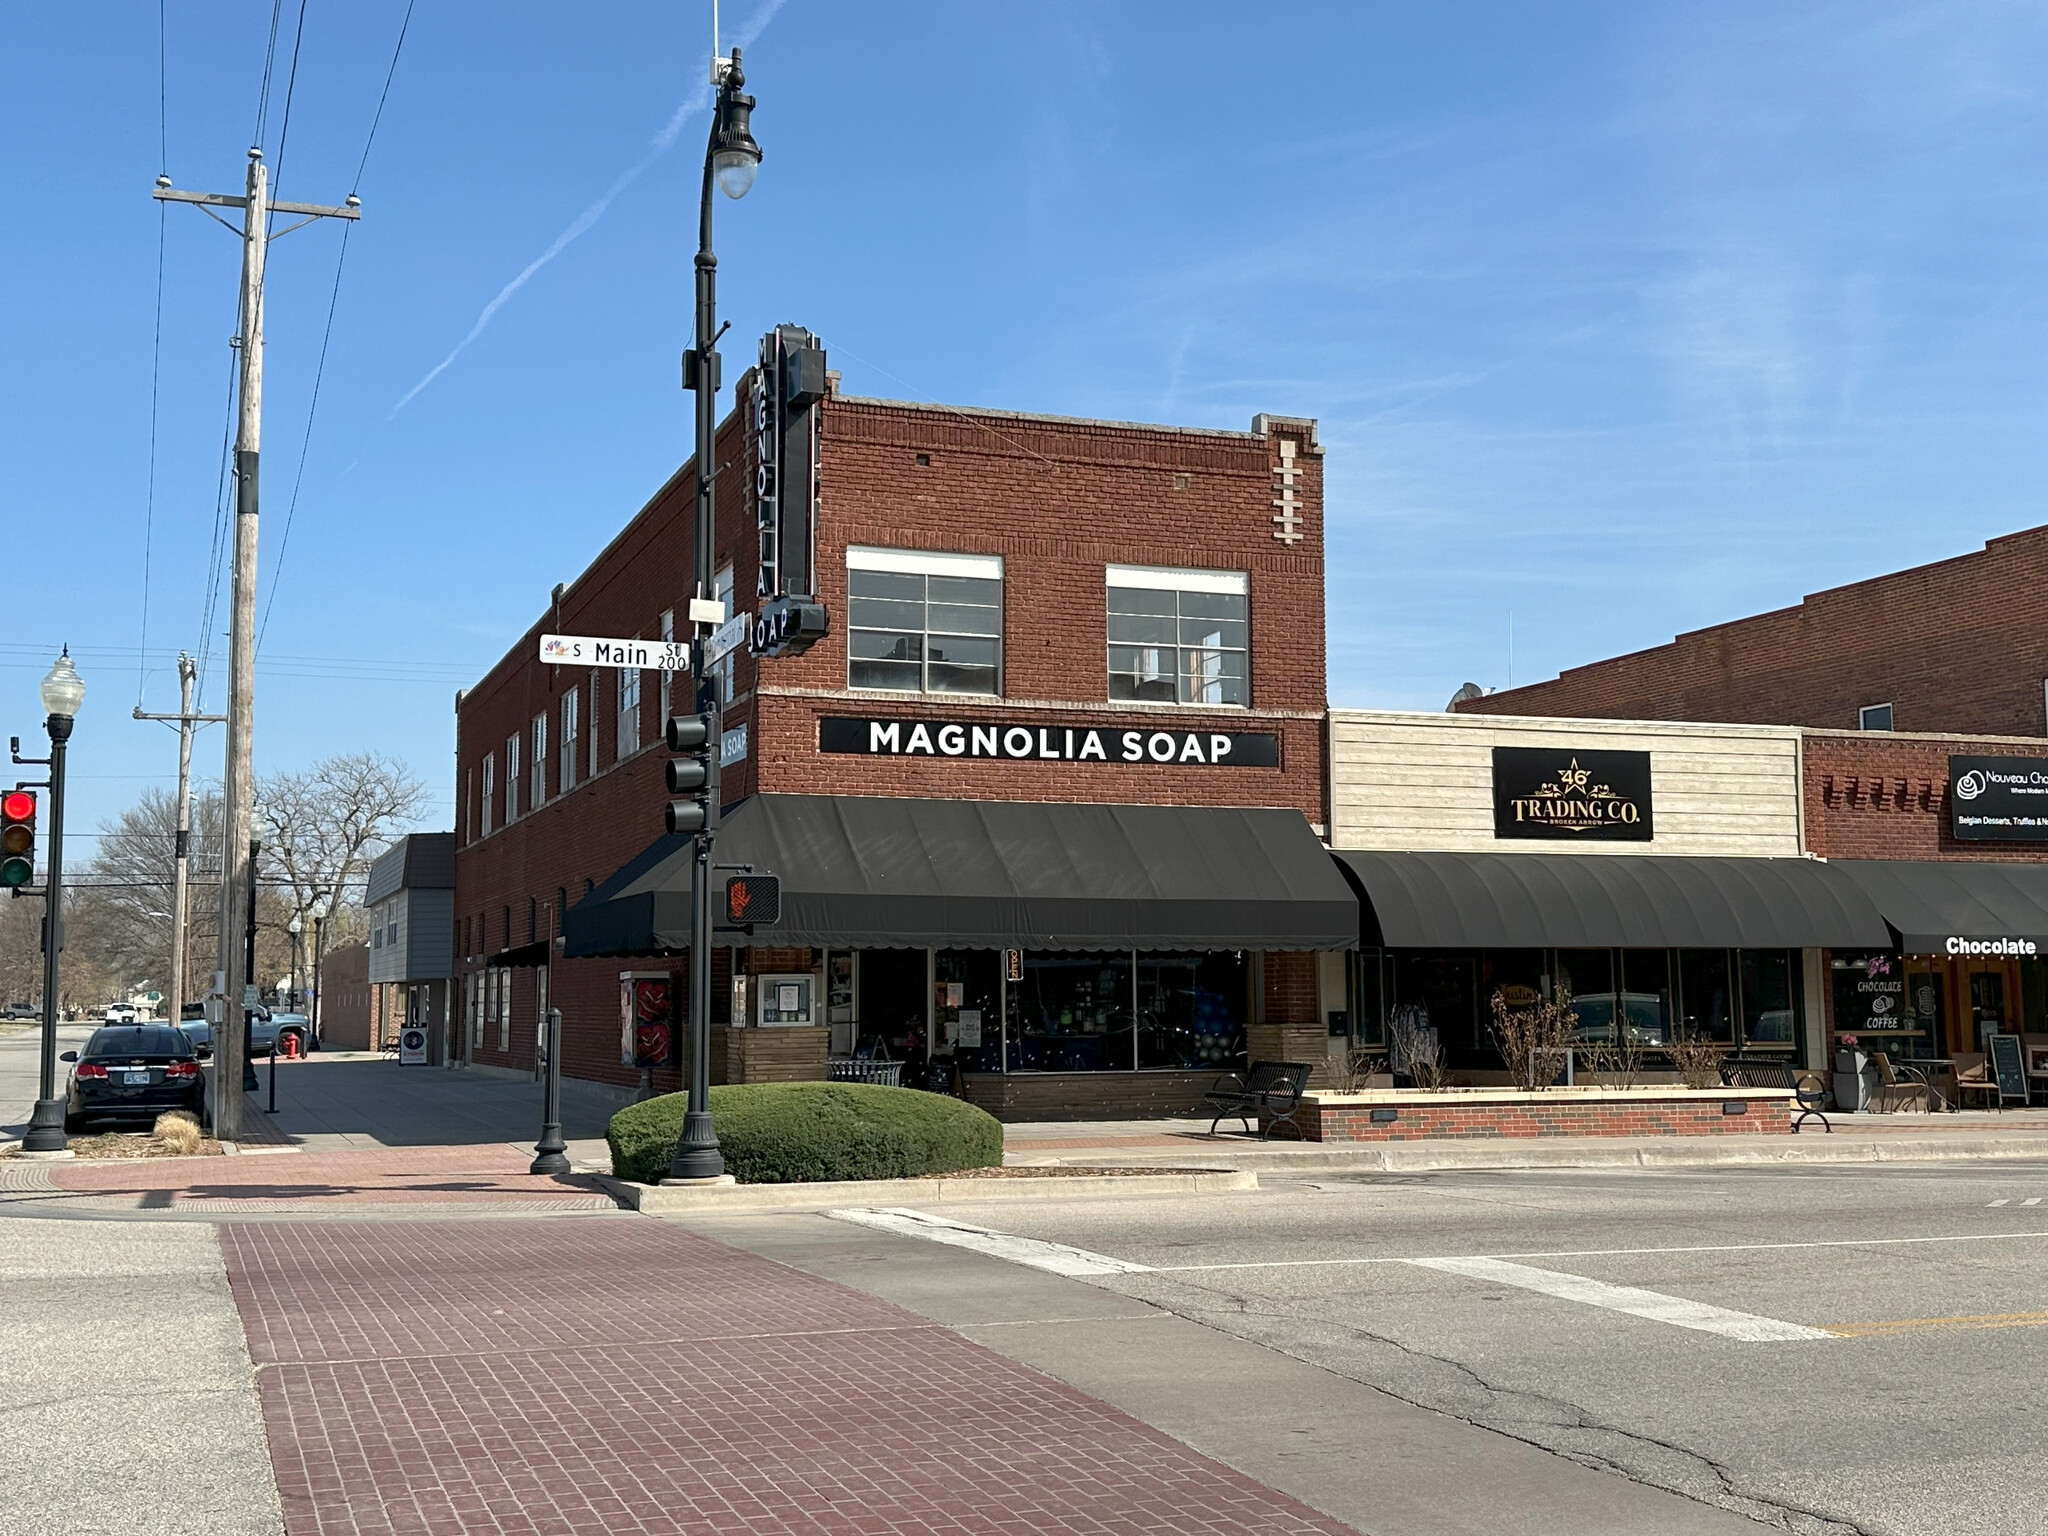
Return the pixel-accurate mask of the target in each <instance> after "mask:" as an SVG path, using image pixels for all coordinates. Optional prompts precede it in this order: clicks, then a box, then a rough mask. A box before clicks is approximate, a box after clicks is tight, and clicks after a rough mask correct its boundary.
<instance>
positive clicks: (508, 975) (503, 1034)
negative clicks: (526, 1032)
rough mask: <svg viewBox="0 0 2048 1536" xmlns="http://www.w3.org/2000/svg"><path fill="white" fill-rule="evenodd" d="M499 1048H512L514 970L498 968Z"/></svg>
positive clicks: (503, 1049)
mask: <svg viewBox="0 0 2048 1536" xmlns="http://www.w3.org/2000/svg"><path fill="white" fill-rule="evenodd" d="M498 1049H499V1050H501V1051H509V1050H511V1049H512V972H511V971H510V970H509V969H507V968H505V967H503V966H500V967H499V968H498Z"/></svg>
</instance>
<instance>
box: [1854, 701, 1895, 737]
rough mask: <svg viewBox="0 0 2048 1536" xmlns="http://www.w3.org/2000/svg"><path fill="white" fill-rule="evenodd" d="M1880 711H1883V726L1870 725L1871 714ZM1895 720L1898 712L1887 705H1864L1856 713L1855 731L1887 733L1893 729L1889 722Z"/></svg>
mask: <svg viewBox="0 0 2048 1536" xmlns="http://www.w3.org/2000/svg"><path fill="white" fill-rule="evenodd" d="M1880 709H1881V710H1883V711H1884V718H1885V723H1884V724H1883V725H1872V724H1871V723H1870V716H1871V713H1872V712H1873V711H1875V710H1880ZM1896 719H1898V711H1897V710H1896V709H1894V708H1893V707H1892V706H1891V705H1890V704H1889V703H1885V704H1865V705H1863V706H1861V707H1860V708H1859V709H1857V711H1856V729H1857V730H1859V731H1889V730H1892V729H1894V727H1893V725H1892V723H1891V722H1893V721H1894V720H1896Z"/></svg>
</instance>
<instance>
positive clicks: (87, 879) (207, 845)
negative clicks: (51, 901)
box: [66, 789, 221, 987]
mask: <svg viewBox="0 0 2048 1536" xmlns="http://www.w3.org/2000/svg"><path fill="white" fill-rule="evenodd" d="M177 827H178V803H177V797H176V796H175V795H174V794H172V793H171V792H170V791H169V790H165V789H147V790H144V791H143V794H142V798H141V799H140V800H138V801H136V803H135V804H134V805H131V806H130V807H129V808H128V809H127V810H125V811H123V812H121V814H120V815H118V816H116V817H114V818H113V819H112V820H110V821H103V822H101V823H100V835H99V849H98V851H97V852H96V853H95V854H94V855H93V857H92V858H91V859H90V860H89V861H88V862H87V863H86V865H85V866H84V868H82V869H81V870H80V871H79V873H78V876H77V880H76V884H75V886H74V887H73V889H72V891H71V893H70V895H71V896H72V898H73V900H74V901H75V903H76V904H75V906H73V907H72V922H71V923H70V924H69V925H68V926H70V927H71V928H72V930H73V931H72V932H71V933H70V934H68V935H67V937H66V949H67V952H68V951H69V950H71V949H73V948H78V949H80V950H81V952H89V953H90V954H91V956H92V957H93V958H94V959H95V960H96V961H97V962H98V963H99V964H101V965H102V966H104V967H106V968H108V969H110V970H113V971H116V972H118V973H119V974H121V975H122V976H124V977H127V978H129V979H130V980H132V981H134V982H137V983H141V982H148V983H150V984H152V985H155V986H158V987H161V986H162V985H164V984H165V983H166V982H167V981H168V980H169V977H170V969H171V965H170V960H171V877H172V868H173V862H174V855H175V852H176V847H177ZM220 829H221V807H220V796H219V794H218V793H214V792H204V791H202V792H201V793H200V794H199V795H197V796H195V797H194V800H193V805H192V842H191V892H192V896H191V901H190V902H189V903H188V906H187V912H188V914H189V920H188V922H187V923H186V933H185V974H186V975H187V976H192V977H203V976H205V975H206V974H207V973H208V972H209V971H211V970H212V969H213V966H214V952H215V949H216V947H217V944H218V939H217V935H218V933H219V929H220ZM67 905H71V903H69V902H67Z"/></svg>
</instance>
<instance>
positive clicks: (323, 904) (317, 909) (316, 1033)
mask: <svg viewBox="0 0 2048 1536" xmlns="http://www.w3.org/2000/svg"><path fill="white" fill-rule="evenodd" d="M328 905H329V900H328V894H327V890H326V888H325V887H324V886H323V887H321V888H320V889H319V890H316V891H315V892H314V893H313V1016H312V1019H311V1021H310V1023H311V1026H312V1033H313V1045H314V1048H315V1049H318V1047H319V1045H320V982H321V976H320V966H321V963H322V960H323V959H324V957H325V954H326V942H327V941H326V935H325V934H324V933H323V932H322V930H323V928H324V927H325V926H326V923H327V908H328Z"/></svg>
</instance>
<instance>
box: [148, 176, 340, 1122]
mask: <svg viewBox="0 0 2048 1536" xmlns="http://www.w3.org/2000/svg"><path fill="white" fill-rule="evenodd" d="M268 177H269V173H268V171H267V169H266V168H265V166H264V164H263V151H262V150H260V149H254V148H252V149H251V150H250V151H249V175H248V181H247V184H246V187H245V190H244V192H243V195H242V196H240V197H232V196H228V195H226V194H224V193H219V192H179V191H175V190H173V189H172V187H171V185H170V178H169V177H168V176H159V177H158V178H157V184H156V192H155V194H154V195H155V196H156V197H157V198H158V199H159V200H161V201H165V202H177V203H197V204H199V205H200V208H201V211H203V212H205V213H206V214H208V215H209V216H211V217H212V218H214V219H217V220H219V222H220V223H222V224H223V225H226V227H227V228H229V229H233V228H234V226H233V225H232V224H228V222H227V220H226V219H222V218H221V217H220V215H219V214H217V213H214V212H213V210H214V209H215V208H240V209H241V210H242V228H241V230H240V234H241V237H242V302H241V325H240V334H239V335H238V336H237V337H236V338H235V339H236V343H237V345H239V346H240V348H241V352H242V357H241V369H240V381H239V388H238V391H237V393H238V399H239V403H240V410H239V414H238V416H237V419H236V423H235V540H234V549H235V553H234V567H233V587H232V592H233V598H232V604H233V606H232V609H231V613H230V617H229V622H228V721H227V725H228V741H227V762H226V765H225V769H224V771H223V772H222V774H221V822H222V826H221V882H220V951H219V956H220V967H219V968H220V975H221V986H220V994H221V996H220V1002H219V1006H218V1008H216V1009H215V1010H214V1012H215V1013H216V1014H217V1015H218V1020H217V1023H216V1026H215V1028H214V1030H213V1052H214V1055H213V1125H214V1134H215V1135H216V1136H218V1137H219V1138H220V1139H221V1140H222V1141H234V1140H237V1139H238V1138H239V1136H240V1134H241V1129H242V1090H243V1088H244V1087H245V1086H247V1085H249V1084H250V1080H249V1079H248V1078H247V1077H246V1076H245V1073H246V1071H247V1069H248V1066H249V1059H248V1052H247V1050H246V1046H247V1043H248V1014H247V1007H248V1004H249V1003H250V1002H251V1001H252V1000H253V997H254V994H253V992H252V991H251V990H250V989H251V988H253V986H254V985H255V981H256V978H255V977H254V976H253V975H251V974H250V968H249V965H248V964H247V961H246V958H245V952H246V946H247V942H248V938H249V935H250V933H251V931H252V930H251V928H250V927H249V923H250V919H251V916H252V914H253V906H254V896H255V891H256V861H255V858H254V857H253V855H252V851H251V850H252V844H251V842H250V836H251V833H252V831H253V824H254V821H255V814H254V798H253V791H254V778H255V773H254V752H253V736H254V727H255V710H256V489H257V479H256V467H257V454H258V451H259V447H260V444H261V440H262V436H263V263H264V258H265V254H266V247H267V245H268V243H269V241H270V240H271V239H272V238H274V235H275V236H282V235H286V234H289V233H290V232H291V231H292V230H294V229H297V228H299V226H300V225H302V224H308V223H311V222H312V221H313V220H314V219H353V218H358V217H360V216H361V212H362V207H361V203H360V202H359V201H358V199H357V198H356V196H355V194H354V193H350V194H349V197H348V201H347V205H346V206H344V207H340V208H330V207H325V206H322V205H321V204H318V203H286V202H272V201H271V200H270V198H269V195H268V192H269V185H268ZM273 212H276V213H296V214H299V215H301V218H300V219H299V223H298V224H288V225H286V226H285V227H284V228H283V229H280V230H277V231H275V232H274V234H273V231H272V230H271V229H270V215H271V214H272V213H273Z"/></svg>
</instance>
